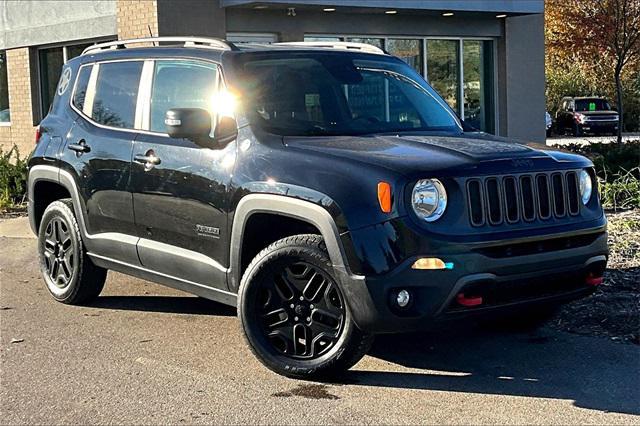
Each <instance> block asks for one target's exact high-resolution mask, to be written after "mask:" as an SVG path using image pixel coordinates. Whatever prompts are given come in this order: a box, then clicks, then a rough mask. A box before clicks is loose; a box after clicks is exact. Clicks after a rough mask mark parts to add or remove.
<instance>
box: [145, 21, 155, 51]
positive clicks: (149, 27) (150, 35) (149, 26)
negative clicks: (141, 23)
mask: <svg viewBox="0 0 640 426" xmlns="http://www.w3.org/2000/svg"><path fill="white" fill-rule="evenodd" d="M147 28H148V29H149V37H151V38H153V33H152V32H151V25H149V24H147ZM153 45H154V46H157V44H156V42H155V41H154V42H153Z"/></svg>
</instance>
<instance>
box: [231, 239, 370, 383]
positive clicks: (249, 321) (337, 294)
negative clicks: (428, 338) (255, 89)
mask: <svg viewBox="0 0 640 426" xmlns="http://www.w3.org/2000/svg"><path fill="white" fill-rule="evenodd" d="M238 297H239V300H238V316H239V317H240V323H241V325H242V329H243V331H244V335H245V337H246V340H247V342H248V343H249V346H250V347H251V350H252V351H253V353H254V354H255V355H256V356H257V357H258V359H259V360H260V361H261V362H262V363H263V364H264V365H265V366H266V367H268V368H269V369H271V370H273V371H275V372H276V373H279V374H282V375H284V376H288V377H293V378H306V379H310V378H318V377H329V376H332V375H335V374H336V373H339V372H341V371H344V370H347V369H349V368H350V367H351V366H353V365H354V364H355V363H356V362H358V361H359V360H360V359H361V358H362V357H363V356H364V355H365V354H366V352H367V351H368V350H369V348H370V346H371V344H372V342H373V336H372V335H369V334H367V333H364V332H362V331H361V330H359V329H358V327H357V326H356V325H355V323H354V322H353V320H352V316H351V311H350V309H349V305H348V304H347V302H346V300H345V297H344V292H343V291H342V289H341V287H340V283H339V281H338V280H337V278H336V276H335V273H334V271H333V268H332V265H331V261H330V260H329V257H328V255H327V252H326V247H325V244H324V241H323V239H322V237H321V236H319V235H311V234H306V235H296V236H292V237H287V238H284V239H282V240H279V241H276V242H275V243H273V244H271V245H270V246H268V247H267V248H266V249H264V250H263V251H261V252H260V253H259V254H258V255H257V256H256V257H255V258H254V259H253V261H252V262H251V264H250V265H249V266H248V267H247V269H246V272H245V273H244V275H243V277H242V281H241V283H240V291H239V293H238Z"/></svg>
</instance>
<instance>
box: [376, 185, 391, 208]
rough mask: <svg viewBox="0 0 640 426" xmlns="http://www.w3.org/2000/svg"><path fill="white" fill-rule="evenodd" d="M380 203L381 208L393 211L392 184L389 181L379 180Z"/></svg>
mask: <svg viewBox="0 0 640 426" xmlns="http://www.w3.org/2000/svg"><path fill="white" fill-rule="evenodd" d="M378 203H380V210H382V211H383V212H384V213H391V184H389V183H388V182H378Z"/></svg>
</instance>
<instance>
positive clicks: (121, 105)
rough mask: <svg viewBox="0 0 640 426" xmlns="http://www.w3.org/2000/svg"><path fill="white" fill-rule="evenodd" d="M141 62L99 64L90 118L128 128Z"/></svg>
mask: <svg viewBox="0 0 640 426" xmlns="http://www.w3.org/2000/svg"><path fill="white" fill-rule="evenodd" d="M141 71H142V62H112V63H106V64H100V71H99V72H98V82H97V84H96V94H95V99H94V102H93V108H92V109H91V118H93V119H94V120H95V121H96V122H98V123H100V124H104V125H107V126H112V127H121V128H129V129H132V128H133V127H134V121H135V115H136V101H137V97H138V85H139V83H140V72H141Z"/></svg>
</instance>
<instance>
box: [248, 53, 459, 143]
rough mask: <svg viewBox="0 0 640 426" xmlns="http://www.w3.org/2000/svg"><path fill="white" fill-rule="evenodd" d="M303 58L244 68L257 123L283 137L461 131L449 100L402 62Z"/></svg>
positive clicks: (252, 63)
mask: <svg viewBox="0 0 640 426" xmlns="http://www.w3.org/2000/svg"><path fill="white" fill-rule="evenodd" d="M247 56H249V57H250V55H247ZM301 56H302V55H295V56H294V55H286V54H283V57H275V55H268V56H267V55H265V57H264V59H255V60H249V61H248V62H246V63H245V64H244V66H243V67H242V71H243V74H244V75H243V77H242V78H241V79H240V80H241V84H242V85H243V91H244V95H245V96H242V99H243V100H244V101H245V102H246V105H245V107H246V108H245V110H246V111H247V112H248V115H249V119H250V120H251V121H252V122H253V123H255V124H256V125H259V126H261V127H263V128H265V129H266V130H267V131H270V132H272V133H276V134H283V135H357V134H367V133H385V132H401V131H439V132H442V131H447V132H459V131H460V130H461V129H460V127H459V123H458V121H457V119H456V117H455V115H454V113H453V112H452V111H451V110H450V109H449V108H448V107H447V106H446V103H445V102H444V101H443V100H442V98H440V97H439V96H438V95H437V94H436V93H435V91H434V90H433V89H431V87H429V86H428V85H427V84H426V83H425V81H424V80H423V79H422V78H421V77H420V76H419V75H418V74H417V73H416V72H415V71H414V70H413V69H412V68H411V67H409V66H407V65H406V64H404V63H402V62H400V61H398V60H395V59H391V58H381V59H380V60H377V59H375V60H374V59H364V58H363V59H356V58H354V57H349V56H346V55H338V54H336V55H333V54H309V55H305V56H307V57H301Z"/></svg>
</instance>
